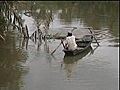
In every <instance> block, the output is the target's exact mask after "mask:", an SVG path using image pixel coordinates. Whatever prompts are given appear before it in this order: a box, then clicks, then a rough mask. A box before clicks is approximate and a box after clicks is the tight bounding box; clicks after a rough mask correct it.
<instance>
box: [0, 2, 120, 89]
mask: <svg viewBox="0 0 120 90" xmlns="http://www.w3.org/2000/svg"><path fill="white" fill-rule="evenodd" d="M47 3H50V2H46V3H45V2H44V3H41V2H39V4H38V5H41V6H42V5H47ZM83 3H87V2H83ZM79 4H80V3H75V6H74V8H72V9H74V10H73V12H71V8H70V7H71V6H70V5H71V4H70V3H67V2H66V3H62V2H61V3H57V2H56V3H53V2H51V3H50V4H49V5H48V8H49V6H51V7H54V9H55V10H54V9H53V10H54V12H53V17H54V19H53V21H52V22H51V23H50V27H49V31H48V32H49V33H50V34H55V33H57V32H59V33H62V34H64V35H65V34H67V31H69V30H72V27H77V29H76V30H74V32H73V34H74V35H75V36H76V37H79V36H82V35H84V34H86V33H89V30H87V29H81V28H82V27H93V31H94V32H95V35H96V38H97V40H98V42H99V44H100V46H97V43H95V42H93V43H92V44H91V47H92V50H91V51H86V53H83V54H82V55H77V56H76V57H70V58H65V57H64V52H63V51H62V49H63V47H62V45H61V46H60V47H59V48H58V49H57V50H56V52H55V53H54V54H53V55H51V52H52V51H53V50H54V49H55V48H56V47H57V46H58V45H59V44H60V40H57V39H48V40H47V41H44V40H42V41H41V42H39V41H36V42H35V41H34V40H31V39H28V40H27V39H25V40H24V39H23V38H20V34H19V33H18V31H17V30H16V31H15V32H13V33H11V34H9V36H8V38H7V41H6V42H3V43H1V44H0V90H118V87H119V85H118V82H119V74H118V72H119V67H118V66H119V34H118V31H119V27H118V22H119V21H118V18H117V16H119V15H118V11H116V8H117V9H118V7H115V5H116V4H118V2H111V3H110V4H109V5H110V6H109V5H108V4H106V5H105V2H103V4H104V5H103V4H101V6H102V5H103V6H104V7H101V8H98V6H94V7H93V6H91V7H90V8H89V3H87V5H88V6H84V5H81V4H80V5H79ZM66 6H67V7H66ZM83 6H84V7H83ZM36 7H37V8H38V6H37V5H36ZM45 7H47V6H45ZM81 7H83V8H81ZM95 7H96V8H95ZM109 7H110V8H109ZM48 8H47V9H48ZM76 8H77V9H76ZM86 9H87V11H86ZM90 9H91V11H89V10H90ZM97 9H98V11H96V10H97ZM113 11H114V13H113ZM103 14H105V15H103ZM22 17H23V18H24V20H25V24H27V25H28V28H29V34H31V33H32V32H33V31H34V30H35V29H36V27H35V25H34V22H33V18H32V17H27V16H25V15H24V14H23V16H22ZM115 17H116V18H115Z"/></svg>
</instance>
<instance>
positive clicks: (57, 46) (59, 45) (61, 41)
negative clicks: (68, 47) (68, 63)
mask: <svg viewBox="0 0 120 90" xmlns="http://www.w3.org/2000/svg"><path fill="white" fill-rule="evenodd" d="M75 29H77V27H73V29H72V30H71V32H73V31H74V30H75ZM61 44H63V47H64V48H65V46H64V43H63V41H62V40H61V42H60V44H59V45H58V46H57V48H56V49H55V50H53V51H52V53H51V55H52V54H53V53H54V52H55V51H56V50H57V49H58V48H59V47H60V45H61Z"/></svg>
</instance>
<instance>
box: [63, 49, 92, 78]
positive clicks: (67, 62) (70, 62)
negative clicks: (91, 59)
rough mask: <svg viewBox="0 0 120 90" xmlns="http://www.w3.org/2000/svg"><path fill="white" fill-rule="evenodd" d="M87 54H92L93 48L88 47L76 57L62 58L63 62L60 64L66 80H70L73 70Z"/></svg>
mask: <svg viewBox="0 0 120 90" xmlns="http://www.w3.org/2000/svg"><path fill="white" fill-rule="evenodd" d="M88 53H90V54H91V53H92V54H93V48H92V47H89V48H88V49H87V50H86V51H84V52H82V53H80V54H78V55H76V56H64V59H63V62H62V64H61V66H62V67H64V69H65V71H66V76H67V78H68V79H69V78H72V74H74V73H73V72H74V68H75V67H76V66H77V62H78V61H79V60H81V59H82V58H83V57H85V56H86V55H87V54H88Z"/></svg>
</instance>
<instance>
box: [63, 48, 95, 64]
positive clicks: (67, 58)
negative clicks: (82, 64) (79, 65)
mask: <svg viewBox="0 0 120 90" xmlns="http://www.w3.org/2000/svg"><path fill="white" fill-rule="evenodd" d="M91 50H93V49H92V47H89V48H88V49H87V50H86V51H84V52H82V53H80V54H78V55H75V56H64V60H63V61H64V63H65V64H70V63H74V62H77V61H78V60H80V59H82V58H83V57H85V56H86V55H87V54H88V53H89V52H90V51H91Z"/></svg>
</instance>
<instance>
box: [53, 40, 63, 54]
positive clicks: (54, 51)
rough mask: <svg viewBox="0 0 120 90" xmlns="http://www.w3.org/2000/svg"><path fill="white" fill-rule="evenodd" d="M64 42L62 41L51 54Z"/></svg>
mask: <svg viewBox="0 0 120 90" xmlns="http://www.w3.org/2000/svg"><path fill="white" fill-rule="evenodd" d="M61 44H62V42H60V44H59V45H58V46H57V48H56V49H55V50H54V51H53V52H52V53H51V55H52V54H53V53H54V52H55V51H56V50H57V49H58V48H59V47H60V45H61Z"/></svg>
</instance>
